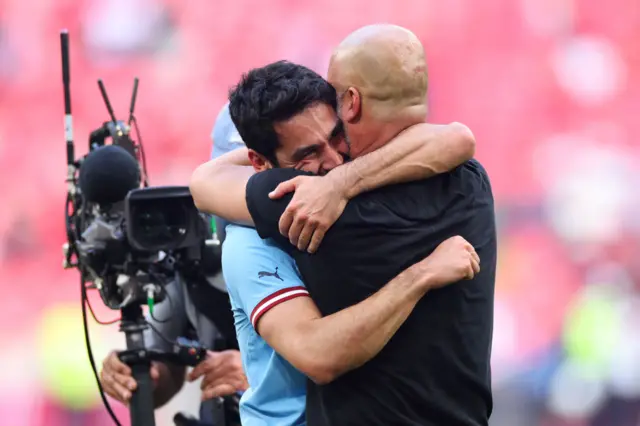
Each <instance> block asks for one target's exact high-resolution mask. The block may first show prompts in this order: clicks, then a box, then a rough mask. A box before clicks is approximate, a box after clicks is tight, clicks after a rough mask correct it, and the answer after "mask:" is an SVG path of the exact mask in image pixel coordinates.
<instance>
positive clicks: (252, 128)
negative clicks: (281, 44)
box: [229, 61, 336, 166]
mask: <svg viewBox="0 0 640 426" xmlns="http://www.w3.org/2000/svg"><path fill="white" fill-rule="evenodd" d="M318 103H324V104H327V105H329V106H331V107H333V108H334V109H335V108H336V91H335V89H334V88H333V86H331V85H330V84H329V83H328V82H327V81H326V80H325V79H324V78H322V77H321V76H320V75H319V74H318V73H316V72H315V71H312V70H310V69H309V68H307V67H305V66H302V65H298V64H294V63H291V62H288V61H278V62H274V63H271V64H269V65H265V66H263V67H260V68H254V69H252V70H251V71H249V72H248V73H246V74H244V75H243V76H242V79H241V80H240V83H238V85H237V86H236V87H234V88H233V89H232V90H231V91H230V92H229V113H230V115H231V120H233V124H235V126H236V129H237V130H238V133H239V134H240V136H241V137H242V140H243V141H244V143H245V144H246V145H247V147H248V148H250V149H253V150H254V151H256V152H257V153H259V154H261V155H263V156H264V157H265V158H266V159H267V160H269V161H271V162H272V163H273V164H274V165H275V166H277V165H278V161H277V160H276V153H275V152H276V149H278V147H279V146H280V141H279V140H278V135H277V134H276V131H275V129H274V124H276V123H277V122H280V121H285V120H288V119H290V118H291V117H293V116H295V115H296V114H299V113H301V112H302V111H304V110H305V109H306V108H308V107H309V106H311V105H314V104H318Z"/></svg>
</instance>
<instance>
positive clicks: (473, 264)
mask: <svg viewBox="0 0 640 426" xmlns="http://www.w3.org/2000/svg"><path fill="white" fill-rule="evenodd" d="M471 267H472V268H473V276H474V277H475V276H476V275H477V274H479V273H480V264H479V263H478V261H477V260H476V259H475V258H474V257H472V258H471Z"/></svg>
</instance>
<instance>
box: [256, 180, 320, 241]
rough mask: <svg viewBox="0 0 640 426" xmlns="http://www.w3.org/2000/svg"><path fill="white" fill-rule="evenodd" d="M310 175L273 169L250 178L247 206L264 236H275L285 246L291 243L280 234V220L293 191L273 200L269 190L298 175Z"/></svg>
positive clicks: (260, 233)
mask: <svg viewBox="0 0 640 426" xmlns="http://www.w3.org/2000/svg"><path fill="white" fill-rule="evenodd" d="M308 175H309V173H305V172H302V171H300V170H294V169H271V170H266V171H264V172H260V173H256V174H255V175H253V176H252V177H251V178H250V179H249V181H248V182H247V190H246V198H247V208H248V209H249V214H251V218H252V219H253V223H254V226H255V228H256V231H258V234H259V235H260V236H261V237H262V238H273V239H274V240H275V241H276V242H278V243H280V244H284V245H285V246H286V245H288V244H289V240H288V239H287V238H285V237H283V236H282V235H281V234H280V231H279V230H278V222H279V221H280V216H282V214H283V213H284V211H285V209H286V208H287V205H289V202H290V201H291V198H292V197H293V193H289V194H287V195H285V196H284V197H282V198H280V199H278V200H272V199H270V198H269V192H271V191H273V190H274V189H275V188H276V187H277V186H278V185H279V184H280V183H282V182H285V181H288V180H290V179H293V178H294V177H296V176H308Z"/></svg>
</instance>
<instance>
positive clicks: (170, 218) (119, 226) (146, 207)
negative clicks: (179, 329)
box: [74, 186, 219, 309]
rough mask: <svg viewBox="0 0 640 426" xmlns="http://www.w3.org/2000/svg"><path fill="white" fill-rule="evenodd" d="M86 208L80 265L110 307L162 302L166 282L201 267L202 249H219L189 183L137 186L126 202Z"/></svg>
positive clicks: (79, 244)
mask: <svg viewBox="0 0 640 426" xmlns="http://www.w3.org/2000/svg"><path fill="white" fill-rule="evenodd" d="M83 209H86V211H85V212H81V214H80V221H79V222H80V223H78V226H77V228H78V229H80V230H81V232H82V233H81V235H80V238H79V239H78V240H77V241H75V243H74V245H75V250H76V252H77V258H78V266H79V269H80V270H81V271H82V273H83V274H85V279H86V280H87V281H90V282H92V283H93V285H94V287H95V288H96V289H98V290H99V292H100V296H101V298H102V301H103V302H104V304H105V305H107V306H108V307H109V308H111V309H122V308H123V307H124V306H126V305H128V304H132V303H133V304H140V305H144V304H147V303H148V302H149V300H150V299H152V300H153V301H154V303H158V302H161V301H162V300H164V297H165V292H164V284H166V283H168V282H169V281H171V280H172V279H173V278H174V277H175V274H176V273H180V272H182V273H184V274H185V275H193V274H194V273H197V272H202V271H197V270H199V269H201V265H202V262H201V260H202V257H203V252H205V251H206V252H207V253H206V254H207V255H209V257H211V254H210V253H209V252H210V251H211V250H212V249H215V248H214V247H211V240H208V239H207V237H208V236H209V234H208V227H207V222H206V219H205V218H203V217H202V215H201V214H200V213H199V212H198V210H197V209H196V207H195V205H194V203H193V198H192V197H191V194H190V192H189V188H188V187H185V186H166V187H149V188H140V189H134V190H131V191H130V192H129V193H128V194H127V196H126V198H125V199H124V201H122V202H119V203H114V204H112V205H107V206H99V205H92V203H85V205H84V206H83ZM82 219H84V220H82ZM214 256H215V254H214ZM205 263H208V264H214V265H215V264H216V263H219V262H215V260H214V261H213V262H205ZM209 272H210V271H209Z"/></svg>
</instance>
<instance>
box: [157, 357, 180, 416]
mask: <svg viewBox="0 0 640 426" xmlns="http://www.w3.org/2000/svg"><path fill="white" fill-rule="evenodd" d="M154 365H155V366H156V367H157V368H158V372H159V375H158V382H157V384H156V387H155V389H154V390H153V404H154V406H155V408H159V407H162V406H163V405H165V404H166V403H167V402H169V400H171V398H173V397H174V396H175V395H176V394H177V393H178V392H179V391H180V389H182V385H184V376H185V368H184V367H178V366H168V365H167V364H164V363H162V362H154Z"/></svg>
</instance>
